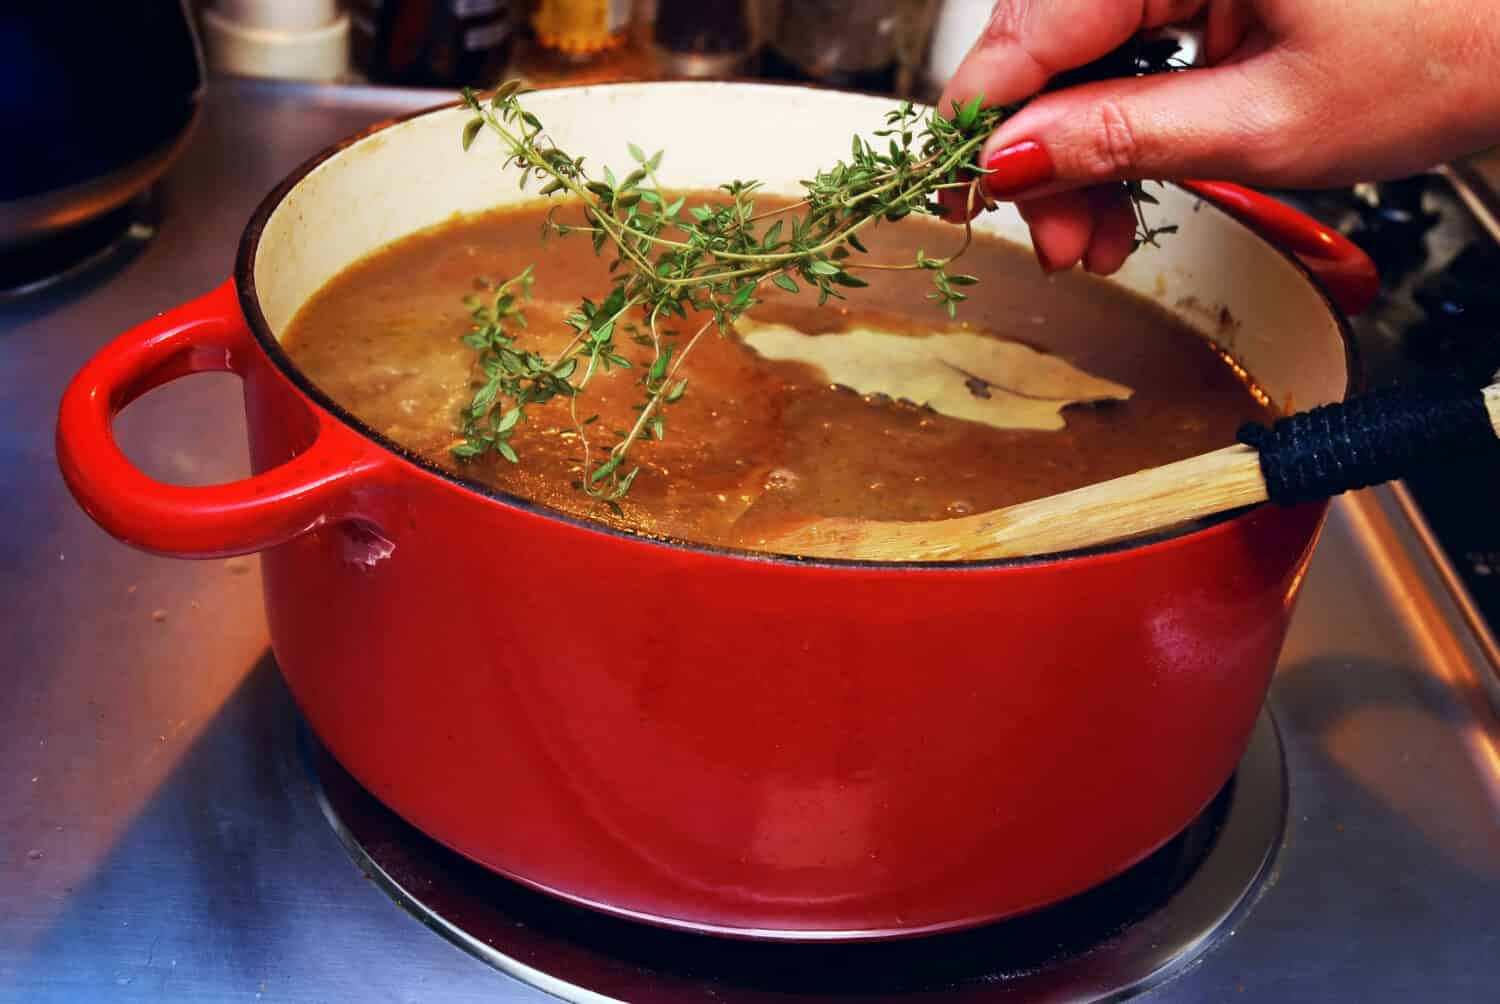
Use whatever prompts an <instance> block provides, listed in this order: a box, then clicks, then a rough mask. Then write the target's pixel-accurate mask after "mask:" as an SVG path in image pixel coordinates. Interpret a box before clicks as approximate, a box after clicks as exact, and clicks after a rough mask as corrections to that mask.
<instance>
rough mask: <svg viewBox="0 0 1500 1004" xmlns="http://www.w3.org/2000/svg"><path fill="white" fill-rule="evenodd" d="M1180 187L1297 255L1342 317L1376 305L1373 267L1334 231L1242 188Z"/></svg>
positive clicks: (1192, 183) (1203, 183) (1224, 185)
mask: <svg viewBox="0 0 1500 1004" xmlns="http://www.w3.org/2000/svg"><path fill="white" fill-rule="evenodd" d="M1182 186H1183V187H1184V188H1186V189H1188V190H1190V191H1192V192H1193V193H1195V194H1196V195H1198V196H1199V197H1200V198H1202V199H1204V200H1206V201H1208V202H1212V203H1213V204H1214V205H1216V206H1218V207H1219V208H1220V209H1222V210H1224V211H1225V212H1227V213H1228V214H1229V215H1231V216H1233V217H1234V218H1235V219H1237V220H1239V221H1240V222H1242V223H1244V224H1246V225H1247V226H1250V227H1253V228H1254V229H1255V230H1257V231H1258V232H1259V233H1260V234H1261V235H1262V236H1264V237H1265V238H1266V239H1267V240H1270V241H1273V242H1275V243H1277V244H1279V245H1281V246H1282V247H1284V248H1286V249H1287V250H1288V251H1291V252H1292V253H1293V254H1295V255H1296V256H1297V257H1298V258H1299V259H1301V261H1302V263H1303V264H1304V265H1306V266H1307V268H1308V271H1310V272H1312V274H1313V275H1314V276H1316V277H1317V279H1318V281H1319V282H1321V283H1322V284H1323V287H1324V288H1325V289H1327V290H1328V295H1329V296H1331V297H1332V298H1333V301H1334V302H1335V303H1336V304H1338V306H1339V309H1341V310H1343V311H1344V313H1346V314H1358V313H1361V312H1362V311H1364V309H1365V308H1366V307H1368V306H1369V305H1370V304H1371V303H1372V302H1374V300H1375V295H1376V294H1377V293H1378V292H1379V291H1380V273H1379V272H1378V271H1377V270H1376V268H1375V263H1374V262H1373V261H1371V260H1370V256H1369V255H1367V254H1365V253H1364V251H1363V250H1362V249H1361V248H1360V247H1359V245H1357V244H1355V243H1354V242H1353V241H1351V240H1350V239H1349V238H1347V237H1345V236H1344V235H1343V234H1341V233H1339V232H1338V231H1337V230H1335V229H1333V228H1332V227H1329V226H1324V225H1323V224H1322V223H1319V222H1318V221H1317V220H1315V219H1313V218H1312V217H1311V216H1308V215H1307V214H1306V213H1303V212H1300V211H1298V210H1296V209H1293V208H1292V207H1291V206H1289V205H1287V204H1286V203H1284V202H1278V201H1276V200H1275V199H1273V198H1271V197H1270V196H1269V195H1265V194H1262V193H1261V192H1257V191H1255V190H1254V189H1250V188H1245V187H1244V186H1242V185H1235V184H1231V183H1230V182H1227V181H1184V182H1183V183H1182Z"/></svg>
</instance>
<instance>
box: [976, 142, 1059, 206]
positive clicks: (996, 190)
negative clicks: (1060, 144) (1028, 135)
mask: <svg viewBox="0 0 1500 1004" xmlns="http://www.w3.org/2000/svg"><path fill="white" fill-rule="evenodd" d="M984 166H985V169H986V170H988V171H989V173H988V174H986V175H985V176H984V187H985V188H987V189H988V190H989V193H990V194H991V195H993V196H994V197H995V198H997V199H1014V198H1015V197H1016V196H1018V195H1020V194H1022V193H1023V192H1026V191H1027V190H1029V189H1032V188H1036V187H1037V186H1039V185H1045V184H1046V183H1047V182H1049V181H1051V180H1052V178H1053V176H1054V175H1055V174H1056V173H1057V169H1056V168H1055V167H1053V166H1052V158H1051V156H1049V155H1048V153H1047V150H1046V148H1045V147H1043V146H1042V144H1040V143H1038V142H1036V141H1035V140H1029V139H1028V140H1026V141H1024V142H1021V143H1012V144H1011V145H1010V146H1007V147H1005V148H1004V149H1000V150H996V151H995V152H994V153H992V154H990V159H989V160H987V161H985V164H984Z"/></svg>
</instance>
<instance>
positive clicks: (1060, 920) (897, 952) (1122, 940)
mask: <svg viewBox="0 0 1500 1004" xmlns="http://www.w3.org/2000/svg"><path fill="white" fill-rule="evenodd" d="M303 740H304V743H305V744H306V745H305V748H306V753H307V762H308V764H309V765H310V767H311V769H312V771H313V774H314V780H315V784H316V787H317V789H318V799H319V802H320V804H321V806H322V809H323V812H324V815H325V816H326V817H327V818H328V820H329V822H330V823H332V825H333V827H334V829H335V830H336V831H337V832H338V835H339V837H340V839H341V840H342V841H343V843H344V846H345V847H346V848H347V850H348V851H349V853H350V854H351V855H352V856H353V858H354V860H355V862H356V863H357V864H358V865H359V867H360V868H361V869H362V870H363V871H364V872H365V874H366V875H367V876H369V877H370V878H371V879H373V880H374V881H376V882H377V883H378V884H379V885H380V886H381V887H382V888H384V889H385V890H386V891H387V892H388V893H389V894H390V895H391V896H392V897H394V898H395V899H396V900H397V902H399V903H400V904H401V905H402V906H403V907H405V908H406V909H407V910H408V911H409V912H411V913H412V914H413V915H415V916H416V917H417V918H418V919H420V920H421V921H422V922H423V923H425V924H426V925H427V926H428V927H430V928H432V929H433V930H435V931H437V932H438V933H439V934H441V935H443V936H444V937H445V938H447V939H449V940H450V941H452V942H453V943H455V944H456V945H458V946H459V947H461V948H463V949H464V950H465V951H467V952H469V953H470V954H472V955H474V956H476V957H477V958H479V959H481V960H483V961H485V962H487V963H489V964H490V965H492V966H494V967H495V968H497V969H500V970H502V971H504V972H506V973H509V974H511V975H512V976H516V977H518V978H520V979H521V980H524V981H525V982H527V983H530V984H532V985H534V986H536V987H538V988H540V989H542V990H545V991H547V992H548V993H551V994H554V995H556V996H558V997H561V998H563V999H565V1000H573V1001H603V1000H622V1001H641V1000H650V1001H653V1002H663V1004H666V1002H677V1001H683V1002H685V1001H699V1000H705V1001H706V1000H712V1001H717V1002H733V1004H751V1002H763V1001H764V1002H769V1001H772V1000H774V1001H778V1002H782V1004H786V1002H787V1001H789V1000H797V999H801V1000H819V999H825V998H842V999H849V998H850V995H854V997H855V998H857V999H858V1000H860V1001H864V1002H872V1004H873V1002H877V1001H897V1000H899V1001H903V1002H911V1001H919V1000H933V1001H939V1000H941V1001H944V1002H976V1004H977V1002H1001V1001H1013V1000H1026V1001H1029V1002H1034V1001H1064V1000H1066V1001H1098V1000H1110V999H1118V998H1121V997H1123V996H1128V995H1131V994H1134V993H1138V992H1140V991H1141V990H1142V989H1144V988H1146V987H1148V986H1151V985H1153V984H1156V983H1158V982H1160V981H1161V980H1163V979H1166V978H1167V977H1169V976H1171V975H1172V974H1173V973H1175V972H1177V971H1178V970H1179V969H1181V968H1182V967H1183V966H1185V965H1186V964H1187V963H1189V962H1190V961H1191V960H1193V959H1195V958H1197V957H1198V956H1199V955H1200V954H1201V953H1202V952H1203V951H1204V950H1205V949H1207V948H1208V947H1209V946H1210V945H1212V944H1213V943H1214V942H1215V941H1216V940H1217V938H1219V937H1220V936H1223V935H1225V934H1226V933H1228V932H1230V931H1231V930H1232V928H1233V925H1234V923H1235V922H1236V921H1237V920H1238V918H1239V916H1240V915H1241V914H1242V913H1243V912H1244V911H1245V910H1246V909H1248V907H1249V905H1250V903H1251V902H1252V900H1253V896H1252V894H1253V893H1254V892H1255V890H1256V889H1257V888H1258V886H1259V885H1260V882H1261V880H1262V879H1263V878H1264V876H1265V875H1266V873H1267V871H1268V869H1269V865H1270V862H1271V859H1272V858H1273V856H1274V854H1275V850H1276V848H1277V846H1278V844H1279V843H1280V840H1281V834H1282V827H1283V824H1284V821H1285V805H1286V788H1285V776H1284V767H1283V759H1282V750H1281V743H1280V739H1279V738H1278V736H1277V732H1276V728H1275V725H1274V724H1273V723H1272V721H1271V718H1270V716H1269V713H1267V714H1264V715H1263V716H1262V718H1261V720H1260V722H1259V723H1258V724H1257V727H1256V731H1255V736H1254V739H1253V741H1252V743H1251V746H1250V749H1249V751H1248V752H1247V753H1246V755H1245V758H1244V759H1243V761H1242V762H1241V764H1240V766H1239V769H1238V770H1237V771H1236V774H1235V776H1234V778H1233V779H1232V780H1231V781H1230V783H1229V784H1228V785H1226V786H1225V788H1224V790H1223V791H1221V792H1220V793H1219V795H1218V797H1217V798H1215V799H1214V801H1213V802H1212V804H1211V805H1210V806H1209V807H1208V809H1206V810H1205V811H1204V812H1203V814H1202V815H1201V816H1199V818H1198V819H1197V820H1195V821H1194V822H1193V823H1192V824H1191V825H1190V826H1188V827H1187V829H1186V830H1184V831H1183V833H1181V834H1180V835H1179V836H1178V837H1176V838H1175V839H1174V840H1172V841H1171V842H1170V843H1168V844H1167V845H1166V846H1165V847H1163V848H1162V849H1161V850H1159V851H1157V852H1156V853H1155V854H1153V855H1151V856H1150V857H1149V858H1147V859H1146V860H1145V861H1143V862H1141V863H1140V864H1138V865H1136V866H1135V867H1134V868H1132V869H1130V870H1129V871H1127V872H1125V873H1124V874H1122V875H1120V876H1118V877H1117V878H1115V879H1113V880H1111V881H1109V882H1106V883H1105V884H1103V885H1101V886H1098V887H1096V888H1095V889H1093V890H1091V891H1089V892H1086V893H1084V894H1082V895H1080V896H1077V897H1075V898H1073V899H1070V900H1068V901H1066V902H1063V903H1060V904H1057V905H1055V906H1052V907H1049V908H1046V909H1043V910H1040V911H1038V912H1036V913H1033V914H1030V915H1027V916H1024V917H1020V918H1017V919H1013V920H1009V921H1004V922H1002V923H998V924H992V925H989V926H986V927H983V928H978V929H975V930H972V931H967V932H961V933H956V934H944V935H936V936H932V937H925V938H916V939H911V940H906V941H896V942H890V941H887V942H880V943H875V944H842V945H841V944H826V943H820V944H784V943H779V944H767V943H757V942H749V941H734V940H728V939H720V938H714V937H709V936H705V935H697V934H686V933H681V932H675V931H667V930H661V929H658V928H653V927H648V926H645V925H641V924H636V923H633V922H630V921H626V920H620V919H616V918H612V917H606V916H603V915H601V914H597V913H594V912H593V911H590V910H586V909H584V908H581V907H577V906H573V905H571V904H567V903H563V902H560V901H557V900H554V899H552V898H550V897H548V896H545V895H542V894H540V893H537V892H533V891H531V890H529V889H526V888H523V887H521V886H519V885H517V884H515V883H513V882H510V881H507V880H506V879H504V878H501V877H500V876H497V875H495V874H494V873H492V872H490V871H487V870H486V869H484V868H482V867H480V866H479V865H476V864H474V863H472V862H470V861H468V860H467V859H465V858H463V857H461V856H460V855H458V854H456V853H454V852H452V851H449V850H447V849H446V848H444V847H442V846H440V845H439V844H437V843H435V842H434V841H432V840H430V839H429V838H427V837H425V836H423V835H422V834H421V833H419V832H418V831H417V830H415V829H414V828H413V827H411V826H410V825H409V824H407V823H405V822H404V821H402V820H401V819H400V818H399V817H397V816H396V815H395V813H393V812H391V811H390V810H389V809H387V808H385V807H384V806H383V805H381V804H380V803H379V802H377V801H376V800H375V798H374V797H373V796H371V795H370V794H369V793H367V792H366V791H365V790H364V789H363V788H361V787H360V786H359V784H358V783H357V782H356V781H355V780H354V779H353V778H352V777H350V776H349V774H347V773H346V772H345V771H344V770H343V769H342V768H341V767H340V766H339V765H338V764H337V763H336V762H335V761H334V760H333V758H332V757H331V756H330V755H329V754H328V753H327V752H326V751H324V750H323V749H322V748H321V747H320V746H318V745H317V744H316V741H315V740H314V739H313V738H312V737H311V735H310V733H307V732H306V731H304V732H303ZM1100 825H1108V820H1101V821H1100Z"/></svg>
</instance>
